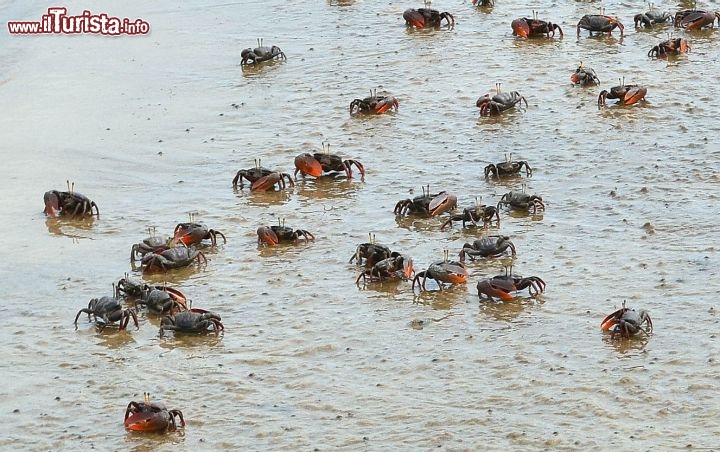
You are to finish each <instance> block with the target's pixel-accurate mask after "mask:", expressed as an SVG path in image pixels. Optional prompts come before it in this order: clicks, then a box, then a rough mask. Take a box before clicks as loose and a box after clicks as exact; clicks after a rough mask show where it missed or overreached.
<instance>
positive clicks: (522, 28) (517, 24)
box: [510, 18, 530, 38]
mask: <svg viewBox="0 0 720 452" xmlns="http://www.w3.org/2000/svg"><path fill="white" fill-rule="evenodd" d="M510 26H511V27H512V30H513V34H514V35H516V36H520V37H521V38H527V37H528V36H529V35H530V27H529V26H528V23H527V21H526V20H525V19H524V18H522V19H515V20H513V21H512V23H511V24H510Z"/></svg>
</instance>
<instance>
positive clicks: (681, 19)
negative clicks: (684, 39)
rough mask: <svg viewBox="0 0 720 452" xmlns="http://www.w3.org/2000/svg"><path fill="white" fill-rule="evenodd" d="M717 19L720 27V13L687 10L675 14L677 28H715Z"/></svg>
mask: <svg viewBox="0 0 720 452" xmlns="http://www.w3.org/2000/svg"><path fill="white" fill-rule="evenodd" d="M715 19H717V21H718V25H719V26H720V12H717V11H704V10H701V9H685V10H682V11H678V12H677V13H675V20H674V24H675V27H677V28H684V29H686V30H699V29H701V28H702V27H705V26H710V27H711V28H712V27H714V25H715V24H714V23H715Z"/></svg>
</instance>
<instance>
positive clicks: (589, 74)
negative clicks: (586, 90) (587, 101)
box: [570, 62, 600, 86]
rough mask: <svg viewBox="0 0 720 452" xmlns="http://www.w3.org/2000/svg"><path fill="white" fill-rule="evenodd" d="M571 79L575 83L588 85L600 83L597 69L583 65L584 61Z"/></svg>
mask: <svg viewBox="0 0 720 452" xmlns="http://www.w3.org/2000/svg"><path fill="white" fill-rule="evenodd" d="M570 81H571V82H572V84H573V85H580V86H587V85H599V84H600V79H599V78H598V76H597V74H596V73H595V70H594V69H593V68H590V67H583V65H582V62H581V63H580V66H578V68H577V69H575V73H574V74H573V75H571V76H570Z"/></svg>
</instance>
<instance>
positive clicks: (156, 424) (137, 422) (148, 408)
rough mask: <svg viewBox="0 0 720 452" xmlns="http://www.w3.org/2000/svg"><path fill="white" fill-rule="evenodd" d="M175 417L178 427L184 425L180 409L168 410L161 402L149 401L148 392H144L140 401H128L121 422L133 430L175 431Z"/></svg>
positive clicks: (147, 431) (146, 431)
mask: <svg viewBox="0 0 720 452" xmlns="http://www.w3.org/2000/svg"><path fill="white" fill-rule="evenodd" d="M176 417H177V418H178V419H179V421H180V427H185V418H184V417H183V414H182V411H180V410H168V409H167V408H166V407H165V405H164V404H162V403H157V402H150V393H147V392H146V393H145V394H144V400H143V401H142V402H135V401H132V402H130V403H128V406H127V409H126V410H125V420H124V421H123V424H124V425H125V428H126V429H128V430H130V431H133V432H143V433H151V432H166V431H175V430H177V427H178V425H177V422H176V421H175V418H176Z"/></svg>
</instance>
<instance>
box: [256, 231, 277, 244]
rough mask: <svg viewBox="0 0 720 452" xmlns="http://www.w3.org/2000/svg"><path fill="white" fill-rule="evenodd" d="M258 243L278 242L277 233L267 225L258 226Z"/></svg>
mask: <svg viewBox="0 0 720 452" xmlns="http://www.w3.org/2000/svg"><path fill="white" fill-rule="evenodd" d="M257 235H258V244H263V243H264V244H266V245H268V246H275V245H277V244H278V243H279V242H280V239H279V238H278V236H277V234H275V232H274V231H273V230H272V229H270V228H269V227H267V226H260V227H259V228H258V229H257Z"/></svg>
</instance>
